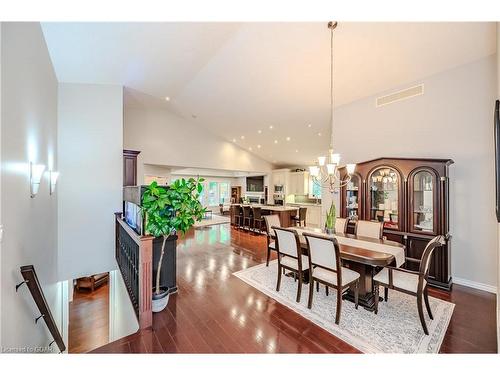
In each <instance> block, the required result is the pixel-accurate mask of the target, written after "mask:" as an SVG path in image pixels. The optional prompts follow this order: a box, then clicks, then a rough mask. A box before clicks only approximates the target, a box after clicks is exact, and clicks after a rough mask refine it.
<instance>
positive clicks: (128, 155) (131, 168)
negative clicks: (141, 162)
mask: <svg viewBox="0 0 500 375" xmlns="http://www.w3.org/2000/svg"><path fill="white" fill-rule="evenodd" d="M140 153H141V152H140V151H134V150H123V186H136V185H137V156H138V155H139V154H140Z"/></svg>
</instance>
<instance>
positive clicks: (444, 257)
mask: <svg viewBox="0 0 500 375" xmlns="http://www.w3.org/2000/svg"><path fill="white" fill-rule="evenodd" d="M451 164H453V160H451V159H406V158H380V159H375V160H370V161H366V162H363V163H359V164H357V165H356V171H355V173H354V174H353V176H352V179H351V181H350V183H349V184H347V185H346V186H344V187H343V188H342V189H341V199H340V205H341V207H340V209H341V210H340V213H341V216H342V217H345V218H349V219H350V223H349V226H348V232H351V233H353V231H354V223H355V221H356V220H358V219H361V220H371V221H381V222H383V223H384V236H385V237H387V239H389V240H393V241H397V242H400V243H402V244H404V245H405V246H406V263H405V265H404V267H405V268H408V269H411V270H416V271H418V268H419V265H420V259H421V257H422V253H423V250H424V248H425V246H426V245H427V243H428V242H429V241H430V240H431V239H432V238H433V237H434V236H436V235H439V234H441V235H444V236H446V238H447V241H446V245H445V246H443V247H442V248H441V249H439V250H438V251H435V252H434V254H433V257H432V261H431V266H430V271H429V282H430V284H431V285H433V286H436V287H440V288H444V289H449V288H450V287H451V272H450V271H451V260H450V247H451V246H450V245H451V243H450V239H451V238H450V233H449V177H448V172H449V171H448V169H449V166H450V165H451ZM340 174H341V177H342V178H345V177H346V170H345V168H341V169H340Z"/></svg>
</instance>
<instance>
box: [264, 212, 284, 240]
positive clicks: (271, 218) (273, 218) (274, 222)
mask: <svg viewBox="0 0 500 375" xmlns="http://www.w3.org/2000/svg"><path fill="white" fill-rule="evenodd" d="M264 220H265V221H266V230H267V235H268V236H270V235H271V234H274V232H273V229H272V227H281V223H280V217H279V216H278V215H265V216H264Z"/></svg>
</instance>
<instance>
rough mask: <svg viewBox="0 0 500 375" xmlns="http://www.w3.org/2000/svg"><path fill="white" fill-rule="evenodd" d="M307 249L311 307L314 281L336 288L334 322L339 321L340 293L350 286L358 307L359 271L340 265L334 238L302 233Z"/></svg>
mask: <svg viewBox="0 0 500 375" xmlns="http://www.w3.org/2000/svg"><path fill="white" fill-rule="evenodd" d="M304 237H305V238H306V241H307V247H308V249H309V301H308V304H307V307H308V308H312V302H313V294H314V287H313V285H314V281H316V282H319V283H321V284H323V285H325V286H327V287H331V288H334V289H336V290H337V311H336V315H335V324H339V322H340V312H341V310H342V294H343V293H344V292H345V291H347V290H348V289H349V288H350V287H351V286H352V287H353V288H354V304H355V307H356V309H357V308H358V291H359V277H360V275H359V273H357V272H355V271H353V270H350V269H349V268H346V267H342V262H341V259H340V249H339V243H338V242H337V239H336V238H332V237H325V236H321V235H317V234H312V233H304Z"/></svg>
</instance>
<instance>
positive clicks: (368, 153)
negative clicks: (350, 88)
mask: <svg viewBox="0 0 500 375" xmlns="http://www.w3.org/2000/svg"><path fill="white" fill-rule="evenodd" d="M421 82H423V83H424V84H425V94H424V95H423V96H419V97H415V98H412V99H408V100H405V101H401V102H397V103H393V104H390V105H387V106H384V107H380V108H375V105H374V101H375V97H370V98H366V99H363V100H359V101H356V102H354V103H351V104H349V105H346V106H343V107H340V108H338V109H337V110H336V112H335V140H334V147H335V149H336V150H337V151H338V152H340V153H341V155H342V156H343V160H342V161H343V162H344V163H349V162H361V161H365V160H370V159H373V158H378V157H383V156H387V157H391V156H400V157H427V158H432V157H437V158H451V159H453V160H454V161H455V164H453V165H452V166H451V179H450V187H451V192H450V198H451V199H450V206H451V207H450V208H451V210H450V227H451V228H450V232H451V235H452V236H453V237H452V246H451V265H452V276H453V278H454V281H455V282H468V281H470V282H472V283H475V284H474V285H475V286H477V287H483V288H486V289H489V290H495V289H496V285H497V268H498V267H497V262H496V259H497V248H498V237H497V224H496V219H495V212H494V211H495V210H494V207H495V198H494V193H495V189H494V186H495V185H494V183H495V172H494V143H493V123H492V120H493V109H494V99H495V96H496V90H497V89H496V61H495V56H491V57H489V58H486V59H482V60H480V61H476V62H474V63H471V64H468V65H464V66H461V67H458V68H456V69H453V70H449V71H447V72H444V73H441V74H437V75H434V76H432V77H429V78H427V79H423V80H422V81H419V82H418V83H421ZM411 84H412V83H409V84H408V85H407V86H410V85H411ZM407 86H405V87H407ZM395 89H397V88H395ZM326 203H327V202H326V200H325V204H326Z"/></svg>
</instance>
